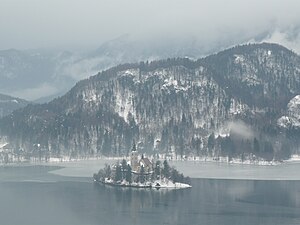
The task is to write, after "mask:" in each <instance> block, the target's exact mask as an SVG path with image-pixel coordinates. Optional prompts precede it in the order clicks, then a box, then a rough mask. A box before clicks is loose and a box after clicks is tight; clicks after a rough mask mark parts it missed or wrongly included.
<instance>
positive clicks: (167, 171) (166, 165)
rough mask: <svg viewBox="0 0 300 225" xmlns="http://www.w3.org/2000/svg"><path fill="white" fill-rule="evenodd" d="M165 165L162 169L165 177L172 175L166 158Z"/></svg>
mask: <svg viewBox="0 0 300 225" xmlns="http://www.w3.org/2000/svg"><path fill="white" fill-rule="evenodd" d="M163 165H164V168H163V170H162V174H163V176H164V177H166V178H169V177H170V166H169V164H168V162H167V160H165V161H164V162H163Z"/></svg>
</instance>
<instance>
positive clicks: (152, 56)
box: [0, 35, 208, 102]
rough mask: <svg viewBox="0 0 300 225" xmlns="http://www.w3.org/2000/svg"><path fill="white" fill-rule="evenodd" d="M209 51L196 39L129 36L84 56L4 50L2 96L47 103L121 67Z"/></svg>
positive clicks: (0, 66) (0, 68)
mask: <svg viewBox="0 0 300 225" xmlns="http://www.w3.org/2000/svg"><path fill="white" fill-rule="evenodd" d="M165 45H167V47H166V46H165ZM207 52H208V50H205V49H203V48H201V49H200V48H198V47H197V43H196V42H195V41H194V40H186V41H183V42H182V43H177V42H176V43H175V42H174V43H163V44H157V43H156V42H153V41H152V42H151V43H150V42H146V41H135V40H133V39H132V38H131V37H130V36H129V35H124V36H121V37H119V38H116V39H114V40H110V41H107V42H105V43H103V44H102V45H101V46H100V47H99V48H97V49H96V50H91V51H88V52H85V53H82V52H81V53H74V52H69V51H60V50H52V51H51V50H43V49H37V50H23V51H20V50H15V49H9V50H2V51H0V93H3V94H7V95H12V96H18V97H21V98H25V99H28V100H30V101H36V102H48V101H49V99H50V100H52V99H53V98H55V97H58V96H61V95H63V94H65V93H66V92H67V91H68V90H69V89H70V88H71V87H73V86H74V85H75V83H76V82H77V81H79V80H82V79H85V78H87V77H89V76H90V75H91V74H96V73H98V72H99V71H102V70H105V69H108V68H110V67H113V66H116V65H119V64H123V63H135V62H139V61H147V60H151V61H152V60H158V59H163V58H170V57H185V56H188V57H190V58H197V57H199V56H202V55H203V54H207Z"/></svg>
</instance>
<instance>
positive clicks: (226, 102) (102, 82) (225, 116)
mask: <svg viewBox="0 0 300 225" xmlns="http://www.w3.org/2000/svg"><path fill="white" fill-rule="evenodd" d="M299 68H300V57H299V56H298V55H297V54H295V53H293V52H292V51H290V50H288V49H286V48H284V47H283V46H279V45H276V44H268V43H263V44H251V45H244V46H237V47H234V48H231V49H228V50H225V51H222V52H220V53H217V54H214V55H211V56H208V57H205V58H202V59H199V60H197V61H193V60H190V59H188V58H173V59H166V60H160V61H153V62H141V63H138V64H123V65H120V66H116V67H113V68H111V69H108V70H106V71H102V72H100V73H98V74H97V75H95V76H92V77H90V78H88V79H85V80H82V81H79V82H78V83H77V84H76V85H75V86H74V87H73V88H72V89H71V90H70V91H69V92H68V93H67V94H65V95H64V96H62V97H59V98H56V99H55V100H53V101H51V102H49V103H47V104H39V105H28V106H27V107H25V108H23V109H20V110H17V111H15V112H13V114H11V115H10V116H8V117H5V118H4V119H2V120H0V129H1V130H0V131H1V135H2V136H6V137H7V140H9V142H10V143H11V144H12V145H14V146H15V148H23V149H24V150H25V152H27V153H28V154H30V155H35V154H37V152H38V154H41V152H43V154H45V155H52V156H59V155H70V156H71V157H77V156H83V155H114V156H119V155H127V154H128V151H129V150H130V148H131V145H132V143H133V142H136V143H137V147H138V149H139V151H141V152H146V153H149V154H156V153H165V154H168V155H170V156H171V155H172V156H174V155H179V156H182V157H184V156H212V157H215V158H218V157H221V156H224V157H229V158H231V157H238V158H241V159H242V160H244V159H255V158H258V157H260V158H264V159H267V160H272V159H278V160H279V159H283V158H286V157H289V155H290V154H291V153H293V152H296V151H297V148H296V146H297V145H298V142H297V139H296V138H295V135H296V134H297V132H298V130H297V129H295V128H294V127H290V128H286V127H283V126H279V125H278V120H279V119H280V118H281V117H282V116H284V115H285V114H286V113H288V112H289V109H288V108H287V106H288V104H289V102H290V100H291V99H293V98H294V97H295V96H296V95H299V94H300V79H299V78H300V69H299Z"/></svg>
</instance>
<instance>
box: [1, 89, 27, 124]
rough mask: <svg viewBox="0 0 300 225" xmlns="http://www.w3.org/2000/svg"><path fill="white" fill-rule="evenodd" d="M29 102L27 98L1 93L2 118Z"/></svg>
mask: <svg viewBox="0 0 300 225" xmlns="http://www.w3.org/2000/svg"><path fill="white" fill-rule="evenodd" d="M28 104H29V102H27V101H26V100H23V99H19V98H14V97H11V96H8V95H3V94H0V118H1V117H3V116H6V115H8V114H10V113H12V112H13V111H14V110H16V109H19V108H22V107H25V106H26V105H28Z"/></svg>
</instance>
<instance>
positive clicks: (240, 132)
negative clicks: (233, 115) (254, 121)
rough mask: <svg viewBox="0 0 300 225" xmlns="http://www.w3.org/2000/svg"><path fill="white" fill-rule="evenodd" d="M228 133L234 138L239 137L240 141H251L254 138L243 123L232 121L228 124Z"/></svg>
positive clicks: (249, 128) (249, 129)
mask: <svg viewBox="0 0 300 225" xmlns="http://www.w3.org/2000/svg"><path fill="white" fill-rule="evenodd" d="M228 128H229V130H230V133H232V134H234V135H235V136H238V137H241V138H242V139H252V138H254V132H253V130H252V129H251V127H249V126H248V125H247V124H245V123H244V122H243V121H234V122H230V123H229V124H228Z"/></svg>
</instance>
